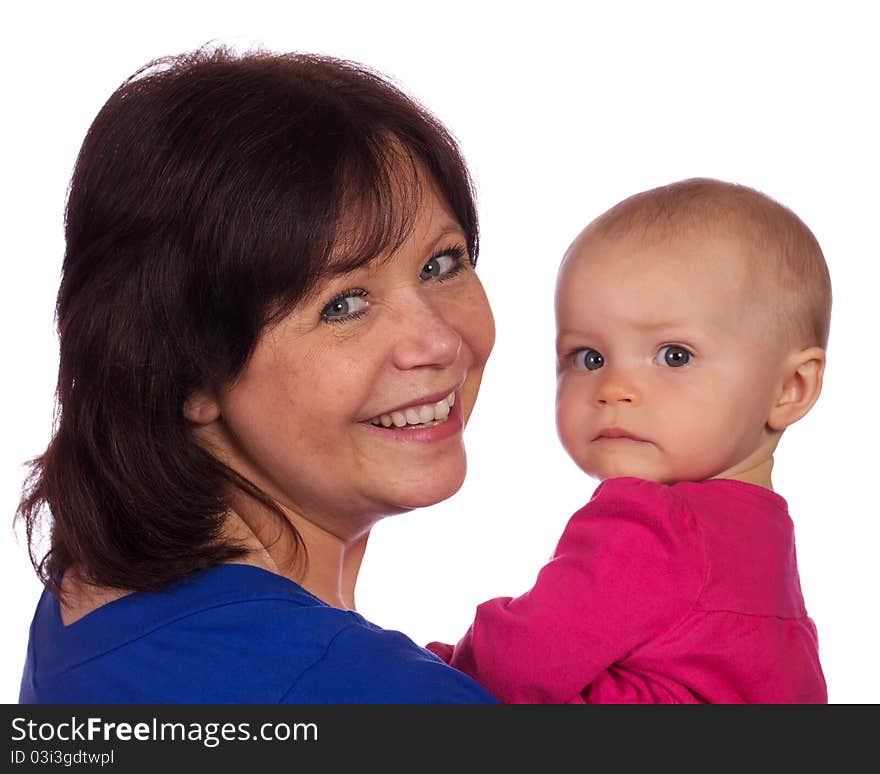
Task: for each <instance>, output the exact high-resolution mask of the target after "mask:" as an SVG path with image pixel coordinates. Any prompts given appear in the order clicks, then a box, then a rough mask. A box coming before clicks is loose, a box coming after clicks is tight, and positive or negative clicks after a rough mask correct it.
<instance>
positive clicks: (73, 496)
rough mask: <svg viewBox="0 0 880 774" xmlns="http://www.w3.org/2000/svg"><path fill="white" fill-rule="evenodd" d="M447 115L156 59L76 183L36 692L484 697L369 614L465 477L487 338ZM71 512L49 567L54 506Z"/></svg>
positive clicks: (375, 95) (303, 82) (44, 461)
mask: <svg viewBox="0 0 880 774" xmlns="http://www.w3.org/2000/svg"><path fill="white" fill-rule="evenodd" d="M477 237H478V232H477V217H476V212H475V208H474V202H473V197H472V188H471V184H470V179H469V177H468V173H467V170H466V167H465V165H464V163H463V161H462V159H461V156H460V153H459V151H458V148H457V146H456V143H455V142H454V140H453V139H452V138H451V137H450V135H449V133H448V132H447V131H446V130H445V129H444V128H443V126H442V125H441V124H439V123H438V122H437V121H436V119H434V118H433V117H432V116H431V115H430V114H428V113H427V112H426V111H425V110H424V109H423V108H421V107H420V106H418V105H417V104H415V103H414V102H413V101H412V100H411V99H409V98H408V97H406V96H405V95H403V94H402V93H401V92H400V91H398V90H397V89H396V88H394V87H393V86H392V85H390V84H389V83H387V82H386V81H384V80H383V79H381V78H379V77H377V76H376V75H374V74H372V73H370V72H369V71H367V70H366V69H364V68H362V67H360V66H357V65H354V64H351V63H346V62H341V61H337V60H333V59H329V58H324V57H316V56H308V55H275V54H268V53H251V54H247V55H243V56H239V55H234V54H232V53H229V52H227V51H224V50H218V51H214V52H204V51H201V52H196V53H194V54H189V55H184V56H181V57H176V58H171V59H166V60H161V61H159V62H156V63H152V64H151V65H148V66H147V67H146V68H144V69H143V70H141V71H139V72H138V73H136V74H135V75H134V76H132V77H131V78H130V79H128V80H127V81H126V82H125V83H124V84H123V85H122V86H121V87H120V88H119V89H118V90H117V91H116V92H115V93H114V94H113V95H112V96H111V98H110V100H109V101H108V102H107V104H106V105H105V106H104V107H103V109H102V110H101V111H100V113H99V114H98V116H97V118H96V119H95V121H94V123H93V125H92V126H91V128H90V130H89V132H88V135H87V137H86V139H85V142H84V144H83V147H82V149H81V151H80V155H79V158H78V160H77V164H76V168H75V171H74V175H73V179H72V181H71V186H70V191H69V197H68V204H67V213H66V240H67V249H66V254H65V260H64V266H63V274H62V282H61V287H60V290H59V295H58V305H57V319H58V327H59V337H60V345H61V346H60V352H61V358H60V368H59V379H58V393H57V397H58V409H59V412H58V423H57V428H56V432H55V434H54V437H53V439H52V441H51V443H50V445H49V447H48V449H47V450H46V452H45V454H43V455H42V457H40V458H38V459H37V460H35V461H34V463H33V468H32V475H31V478H30V480H29V487H28V488H27V489H26V494H25V498H24V499H23V501H22V503H21V506H20V508H19V518H21V519H22V520H23V521H24V522H25V524H26V527H27V532H28V538H29V544H30V548H31V556H32V559H33V561H34V563H35V566H36V568H37V570H38V572H39V573H40V575H41V577H42V578H43V580H44V582H45V583H46V585H47V591H46V592H44V594H43V596H42V598H41V600H40V602H39V605H38V608H37V611H36V614H35V617H34V622H33V625H32V628H31V637H30V643H29V647H28V656H27V663H26V666H25V670H24V676H23V679H22V687H21V695H20V700H21V701H22V702H40V703H47V702H102V703H103V702H117V703H119V702H122V703H129V702H144V703H173V702H186V703H193V702H237V703H245V702H259V703H275V702H294V703H306V702H358V703H374V702H413V703H415V702H491V701H493V699H492V697H490V696H489V695H488V694H486V693H485V692H484V691H483V690H482V689H481V688H480V687H479V686H477V685H476V683H473V682H472V681H470V680H469V679H468V678H466V677H465V676H464V675H462V674H460V673H458V672H456V671H455V670H452V669H451V668H449V667H447V666H446V665H445V664H443V663H442V662H441V661H440V660H439V659H437V658H435V657H434V656H433V655H432V654H430V653H429V652H428V651H426V650H424V649H422V648H420V647H418V646H416V645H415V644H414V643H413V642H412V641H411V640H409V639H407V638H406V637H404V636H403V635H401V634H399V633H397V632H391V631H386V630H382V629H380V628H379V627H377V626H375V625H373V624H371V623H369V622H368V621H366V620H364V619H363V618H362V617H361V616H360V615H358V614H357V613H356V612H354V608H355V601H354V589H355V581H356V579H357V574H358V569H359V567H360V564H361V560H362V558H363V555H364V549H365V547H366V543H367V538H368V536H369V533H370V529H371V527H372V526H373V525H374V524H375V523H376V522H377V521H378V520H379V519H380V518H382V517H384V516H387V515H389V514H394V513H400V512H403V511H407V510H410V509H412V508H417V507H420V506H424V505H430V504H432V503H437V502H439V501H441V500H443V499H445V498H447V497H449V496H450V495H452V494H453V493H454V492H455V491H456V490H457V489H458V488H459V487H460V485H461V483H462V481H463V478H464V474H465V467H466V463H465V452H464V447H463V444H462V430H463V427H464V425H465V423H466V422H467V419H468V417H469V415H470V413H471V410H472V409H473V406H474V401H475V399H476V396H477V392H478V390H479V385H480V379H481V376H482V372H483V367H484V365H485V362H486V359H487V357H488V356H489V353H490V351H491V348H492V345H493V342H494V326H493V321H492V316H491V312H490V309H489V305H488V302H487V300H486V297H485V294H484V292H483V289H482V286H481V284H480V282H479V280H478V278H477V276H476V274H475V273H474V265H475V263H476V256H477ZM46 517H48V521H49V523H50V524H51V543H50V548H49V551H48V553H47V554H46V555H45V556H43V557H40V556H39V555H38V547H37V542H38V541H37V537H38V534H39V532H40V525H41V518H46Z"/></svg>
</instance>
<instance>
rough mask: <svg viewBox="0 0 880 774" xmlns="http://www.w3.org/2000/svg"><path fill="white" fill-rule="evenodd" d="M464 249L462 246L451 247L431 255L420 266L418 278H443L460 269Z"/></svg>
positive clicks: (423, 279)
mask: <svg viewBox="0 0 880 774" xmlns="http://www.w3.org/2000/svg"><path fill="white" fill-rule="evenodd" d="M464 253H465V250H464V248H463V247H451V248H448V249H446V250H443V251H441V252H438V253H435V254H434V255H432V256H431V257H430V258H429V259H428V262H427V263H426V264H425V265H424V266H423V267H422V270H421V272H420V273H419V279H420V280H422V281H425V280H431V279H438V280H441V281H442V280H444V279H448V278H449V277H452V276H453V275H455V274H457V273H458V271H459V269H461V265H462V258H463V257H464Z"/></svg>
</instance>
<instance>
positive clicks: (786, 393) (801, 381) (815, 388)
mask: <svg viewBox="0 0 880 774" xmlns="http://www.w3.org/2000/svg"><path fill="white" fill-rule="evenodd" d="M784 373H785V381H784V382H783V383H782V387H781V389H780V391H779V395H778V396H777V399H776V403H775V404H774V405H773V408H772V409H771V410H770V417H769V418H768V420H767V424H768V425H769V426H770V427H771V428H772V429H773V430H785V428H786V427H788V426H789V425H793V424H794V423H795V422H797V421H798V420H799V419H800V418H801V417H803V416H804V415H805V414H806V413H807V412H808V411H809V410H810V409H811V408H812V407H813V404H814V403H815V402H816V400H817V399H818V398H819V393H820V392H821V391H822V376H823V375H824V373H825V350H824V349H822V348H821V347H808V348H807V349H802V350H800V351H799V352H795V353H794V354H793V355H792V356H791V357H790V358H789V361H788V363H786V368H785V372H784Z"/></svg>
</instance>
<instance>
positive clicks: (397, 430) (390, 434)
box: [360, 393, 464, 443]
mask: <svg viewBox="0 0 880 774" xmlns="http://www.w3.org/2000/svg"><path fill="white" fill-rule="evenodd" d="M447 394H448V393H447ZM416 405H418V404H416ZM360 425H361V426H362V427H364V428H366V429H367V430H368V431H370V432H373V433H377V434H378V435H379V436H381V437H382V438H387V439H388V440H394V441H409V442H411V443H435V442H436V441H442V440H444V439H446V438H449V437H450V436H453V435H459V434H460V433H461V431H462V429H463V428H464V419H463V417H462V413H461V401H460V400H457V401H455V405H454V406H453V407H452V408H451V409H450V410H449V416H448V417H446V420H445V421H443V422H440V423H439V424H436V425H407V426H406V427H395V426H394V425H392V426H391V427H384V426H383V425H374V424H371V423H370V422H361V423H360Z"/></svg>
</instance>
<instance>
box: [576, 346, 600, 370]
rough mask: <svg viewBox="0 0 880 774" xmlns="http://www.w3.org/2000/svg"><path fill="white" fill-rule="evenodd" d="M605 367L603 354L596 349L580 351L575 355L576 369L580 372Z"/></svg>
mask: <svg viewBox="0 0 880 774" xmlns="http://www.w3.org/2000/svg"><path fill="white" fill-rule="evenodd" d="M603 365H605V358H604V357H603V356H602V353H601V352H599V351H598V350H595V349H590V348H589V347H588V348H587V349H579V350H578V351H577V352H575V353H574V367H575V368H577V369H578V370H580V371H595V370H597V369H599V368H601V367H602V366H603Z"/></svg>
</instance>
